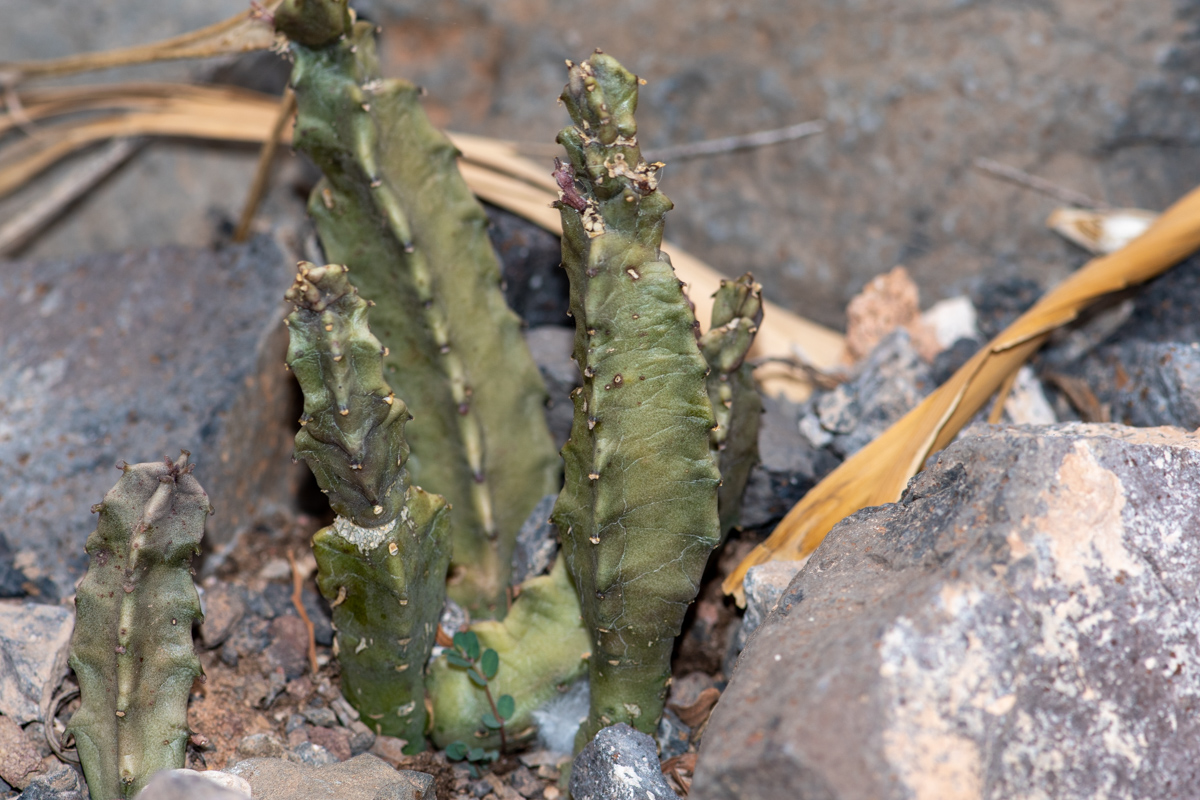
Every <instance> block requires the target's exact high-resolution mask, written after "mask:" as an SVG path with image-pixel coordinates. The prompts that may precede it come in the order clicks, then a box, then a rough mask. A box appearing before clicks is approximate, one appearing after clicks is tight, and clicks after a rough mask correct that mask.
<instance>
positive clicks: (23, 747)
mask: <svg viewBox="0 0 1200 800" xmlns="http://www.w3.org/2000/svg"><path fill="white" fill-rule="evenodd" d="M41 767H42V756H41V754H40V753H38V750H37V748H36V747H34V745H33V743H32V742H30V741H29V739H27V738H26V736H25V731H23V730H21V726H20V725H18V724H17V723H16V721H15V720H14V719H13V718H12V717H0V778H3V779H4V780H5V781H6V782H7V783H9V784H10V785H12V786H15V787H17V788H18V789H24V788H25V787H26V786H28V785H29V782H30V781H31V780H33V776H34V775H35V774H37V772H38V771H39V770H40V769H41Z"/></svg>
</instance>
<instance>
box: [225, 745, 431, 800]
mask: <svg viewBox="0 0 1200 800" xmlns="http://www.w3.org/2000/svg"><path fill="white" fill-rule="evenodd" d="M226 771H227V772H230V773H233V774H234V775H238V776H240V777H242V778H245V779H246V780H247V781H249V782H250V788H251V789H252V790H253V792H254V797H255V798H256V800H431V799H432V798H433V797H434V793H433V776H432V775H426V774H425V773H423V772H413V771H411V770H395V769H392V768H391V767H390V766H388V765H387V763H386V762H384V761H382V760H380V759H378V758H376V757H375V756H373V755H371V754H370V753H363V754H362V755H360V756H355V757H354V758H352V759H350V760H349V761H343V762H341V763H339V764H327V765H324V766H312V765H308V764H297V763H293V762H289V761H283V760H280V759H274V758H255V759H251V760H249V761H242V762H240V763H238V764H235V765H234V766H233V767H231V768H230V769H228V770H226Z"/></svg>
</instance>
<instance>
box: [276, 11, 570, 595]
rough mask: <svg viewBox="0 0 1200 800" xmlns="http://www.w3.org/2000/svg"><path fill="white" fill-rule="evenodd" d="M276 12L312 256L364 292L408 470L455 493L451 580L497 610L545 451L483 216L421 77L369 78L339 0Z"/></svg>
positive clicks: (547, 489) (539, 400)
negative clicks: (314, 235)
mask: <svg viewBox="0 0 1200 800" xmlns="http://www.w3.org/2000/svg"><path fill="white" fill-rule="evenodd" d="M275 20H276V25H277V28H278V30H280V31H281V32H283V33H284V34H285V35H286V36H288V37H289V38H291V40H292V45H291V52H292V55H293V57H294V58H295V67H294V69H293V72H292V87H293V89H294V90H295V93H296V98H297V102H298V114H297V119H296V129H295V135H294V137H293V142H294V145H295V147H297V148H298V149H299V150H301V151H303V152H305V153H307V154H308V155H309V156H311V157H312V159H313V160H314V161H315V162H316V163H317V165H318V166H319V167H320V168H321V169H322V171H323V172H324V174H325V178H324V179H323V180H322V181H321V182H320V183H319V184H318V185H317V187H316V188H315V189H314V191H313V194H312V197H311V198H310V201H309V209H310V212H311V214H312V216H313V218H314V220H315V221H316V225H317V230H318V233H319V235H320V238H321V243H322V245H323V246H324V249H325V254H326V257H327V258H328V259H329V260H331V261H336V262H338V263H343V264H346V265H348V266H349V267H350V269H351V270H352V272H351V275H352V276H353V280H354V283H355V285H357V286H358V288H359V289H361V290H362V291H363V292H364V293H365V294H366V295H367V296H369V297H371V298H372V299H373V300H374V301H375V302H376V303H378V305H377V306H376V308H375V309H374V311H373V313H372V325H373V328H374V330H375V333H376V335H377V336H378V337H379V338H380V339H381V340H382V341H383V342H384V344H386V345H387V347H388V351H387V354H386V355H385V356H384V369H385V374H386V377H387V379H388V381H389V382H390V383H391V385H392V386H393V387H394V388H395V389H396V391H397V393H398V394H399V395H401V396H402V397H404V398H405V400H406V401H407V402H408V404H409V407H410V408H411V409H412V411H413V414H414V415H415V416H416V419H417V423H416V424H415V425H414V426H412V428H411V430H410V432H409V437H408V438H409V444H410V445H411V447H412V456H411V459H410V461H409V469H410V470H411V471H412V474H413V479H414V481H415V482H417V483H419V484H421V485H422V486H424V487H426V488H427V489H429V490H430V491H435V492H438V493H440V494H442V495H444V496H445V497H446V499H447V500H448V501H449V502H450V503H451V504H453V506H454V520H453V539H454V561H453V565H454V566H453V573H452V579H451V583H450V589H449V591H450V594H451V596H452V597H453V598H454V599H455V600H456V601H458V602H459V603H460V604H462V605H464V606H466V607H467V608H468V609H470V610H471V611H472V614H473V615H474V616H489V615H502V614H503V612H504V609H505V605H506V604H505V593H506V591H507V589H508V578H509V573H510V569H511V557H512V550H513V544H514V541H515V537H516V533H517V531H518V530H519V528H520V526H521V523H522V522H524V520H525V518H526V517H527V516H528V514H529V512H530V511H532V510H533V508H534V506H535V505H536V504H537V502H538V501H539V500H540V499H541V498H542V497H543V496H544V495H546V494H548V493H551V492H554V491H556V490H557V488H558V478H559V464H558V459H557V458H556V457H555V453H554V445H553V441H552V439H551V436H550V433H549V430H548V428H547V426H546V422H545V417H544V413H543V406H544V401H545V389H544V386H543V384H542V380H541V376H540V374H539V373H538V370H537V367H536V365H535V364H534V362H533V359H532V357H531V356H530V354H529V351H528V348H527V347H526V345H525V343H524V340H523V339H522V336H521V330H520V321H519V320H518V319H517V317H516V316H515V315H514V314H513V313H512V312H511V311H510V310H509V309H508V308H507V307H506V306H505V303H504V298H503V295H502V293H501V291H500V286H499V283H500V270H499V264H498V261H497V259H496V256H495V253H494V252H493V251H492V248H491V244H490V242H489V241H488V237H487V230H486V228H487V224H488V223H487V217H486V215H485V214H484V212H483V209H482V208H481V206H480V205H479V203H478V202H477V201H476V200H475V198H474V196H473V195H472V194H471V192H470V190H469V189H468V188H467V185H466V183H465V182H464V181H463V179H462V177H461V175H460V174H459V172H458V168H457V164H456V158H457V156H458V152H457V151H456V150H455V148H454V146H453V145H452V144H451V143H450V141H449V139H447V138H446V136H445V135H444V134H442V133H441V132H440V131H438V130H437V129H436V128H434V127H433V125H432V124H430V122H429V120H428V118H427V117H426V115H425V112H424V111H423V110H422V108H421V105H420V102H419V96H420V90H419V89H418V88H417V87H416V86H414V85H412V84H410V83H407V82H405V81H401V80H392V79H384V78H381V77H380V75H379V69H378V64H377V61H376V55H375V44H374V30H373V27H372V26H371V25H368V24H365V23H354V22H353V21H352V18H351V14H350V13H349V12H347V11H346V5H345V0H289V2H288V3H285V4H284V5H283V6H282V7H281V8H280V10H279V11H277V12H276V16H275Z"/></svg>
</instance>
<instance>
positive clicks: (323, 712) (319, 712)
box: [300, 708, 338, 728]
mask: <svg viewBox="0 0 1200 800" xmlns="http://www.w3.org/2000/svg"><path fill="white" fill-rule="evenodd" d="M300 713H302V714H303V715H304V718H305V719H306V720H308V721H309V722H310V723H311V724H313V725H318V726H320V727H322V728H332V727H333V726H334V725H337V724H338V718H337V714H335V713H334V711H333V709H332V708H305V709H302V710H301V712H300Z"/></svg>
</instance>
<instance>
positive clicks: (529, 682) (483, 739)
mask: <svg viewBox="0 0 1200 800" xmlns="http://www.w3.org/2000/svg"><path fill="white" fill-rule="evenodd" d="M470 633H472V634H474V635H475V636H476V637H477V639H478V641H479V643H480V646H481V647H485V648H488V649H491V650H494V651H495V652H496V653H497V655H498V657H499V660H500V665H501V668H500V669H499V670H498V671H497V672H496V674H495V675H494V676H492V677H490V678H488V680H487V690H486V691H485V690H484V689H482V688H480V686H479V685H478V682H477V681H473V680H471V678H470V676H469V674H468V673H467V672H466V671H465V670H463V669H456V668H455V667H454V665H452V664H451V663H449V660H448V659H436V660H435V661H434V663H433V665H432V666H431V667H430V670H429V694H430V697H431V698H432V700H433V731H432V734H431V735H432V737H433V741H434V743H435V744H436V745H438V746H439V747H449V746H450V745H452V744H453V743H454V742H456V741H463V742H470V743H472V745H473V746H477V747H482V748H484V749H489V748H493V747H500V748H501V749H502V750H503V749H504V747H506V746H507V744H508V742H514V743H516V744H524V743H527V742H529V741H530V740H531V739H532V738H533V734H534V732H535V730H534V720H533V712H534V711H535V710H537V708H538V707H540V706H541V705H542V704H544V703H545V702H546V701H547V700H550V699H551V698H553V697H555V696H556V695H557V694H558V693H559V692H560V691H561V690H562V689H564V688H566V687H567V686H570V685H571V684H572V683H574V682H575V681H576V680H578V679H579V678H580V677H582V676H583V675H584V674H585V673H586V672H587V654H588V651H589V649H590V647H591V643H590V641H589V639H588V634H587V631H586V630H585V629H584V625H583V621H582V619H581V618H580V609H579V600H578V598H577V597H576V596H575V587H574V586H573V585H572V583H571V579H570V576H569V575H568V574H567V569H566V564H565V563H564V561H563V559H561V558H559V559H558V561H557V562H556V563H555V565H554V568H553V569H551V571H550V574H549V575H543V576H540V577H536V578H530V579H529V580H527V581H525V582H524V583H522V584H521V591H520V594H519V595H518V596H517V599H516V601H514V602H513V606H512V609H511V610H510V611H509V613H508V616H506V617H505V618H504V620H503V621H496V620H481V621H478V622H475V623H473V624H472V625H471V627H470ZM489 694H491V695H492V696H491V697H489V696H488V695H489ZM503 695H509V696H511V697H512V698H513V702H514V708H513V713H512V714H510V715H507V716H505V717H503V719H504V728H505V729H506V730H505V734H504V741H501V736H500V734H499V731H497V730H494V729H489V728H488V726H487V725H481V724H480V719H481V717H483V716H484V715H485V714H487V713H489V711H490V712H491V713H493V714H496V713H497V708H495V707H493V705H494V704H493V702H492V697H494V696H503ZM497 719H500V717H499V716H497Z"/></svg>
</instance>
